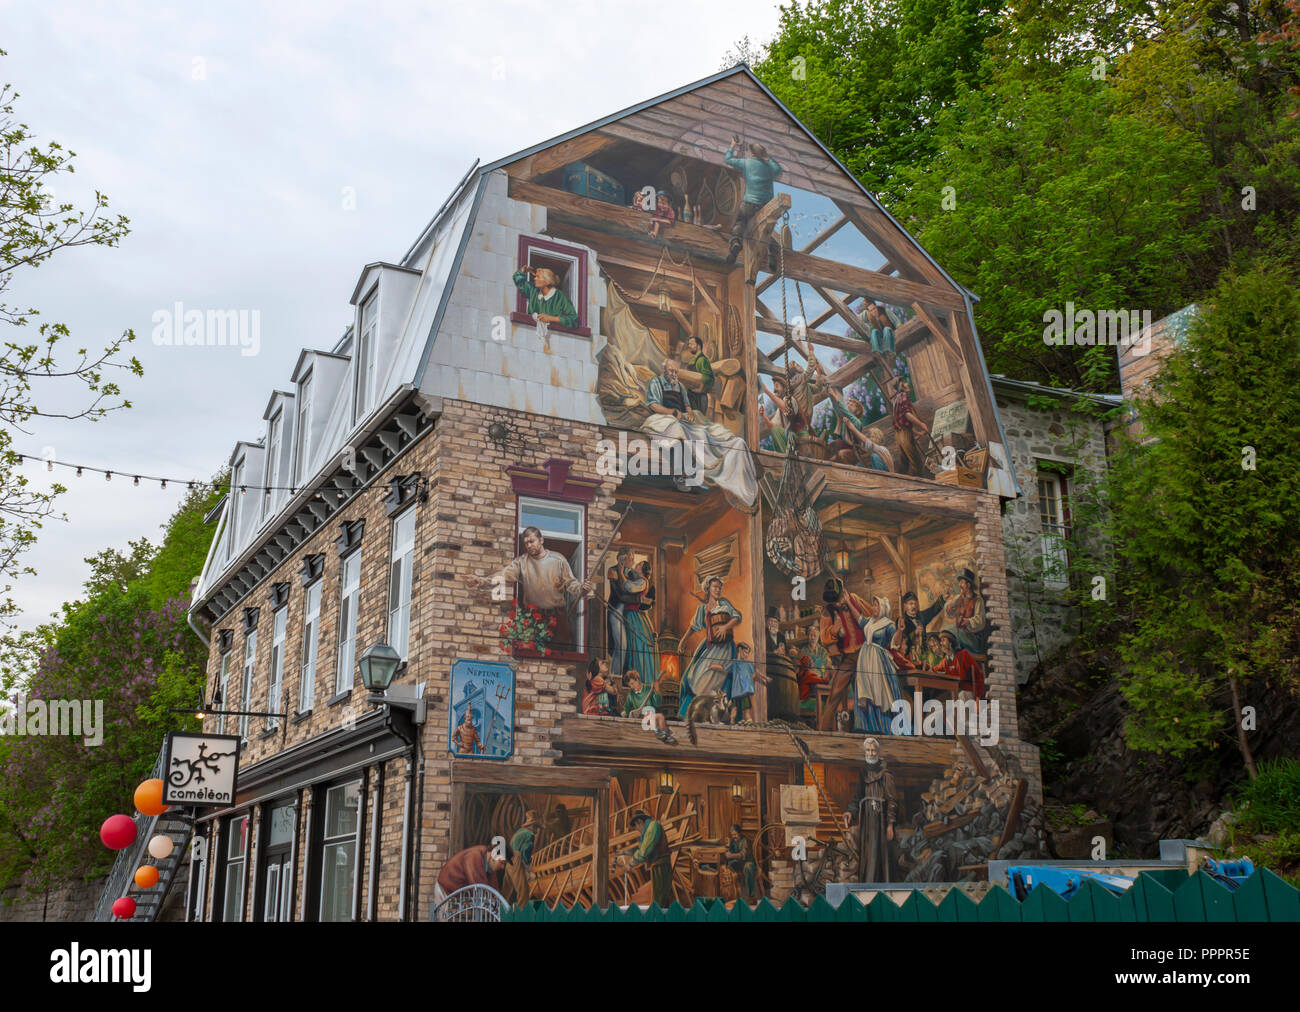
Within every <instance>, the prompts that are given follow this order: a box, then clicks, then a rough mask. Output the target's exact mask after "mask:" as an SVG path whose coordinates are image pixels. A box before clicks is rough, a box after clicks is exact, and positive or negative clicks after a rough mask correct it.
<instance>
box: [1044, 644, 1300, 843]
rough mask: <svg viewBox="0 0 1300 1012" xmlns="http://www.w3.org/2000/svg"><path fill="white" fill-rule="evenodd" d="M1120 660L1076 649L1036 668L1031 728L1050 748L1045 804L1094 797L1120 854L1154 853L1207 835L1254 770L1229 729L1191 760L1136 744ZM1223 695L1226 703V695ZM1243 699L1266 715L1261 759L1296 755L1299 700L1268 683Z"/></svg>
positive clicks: (1257, 741)
mask: <svg viewBox="0 0 1300 1012" xmlns="http://www.w3.org/2000/svg"><path fill="white" fill-rule="evenodd" d="M1120 663H1121V662H1120V661H1119V658H1118V657H1116V656H1114V655H1111V654H1107V653H1101V654H1096V655H1092V656H1090V657H1088V658H1086V659H1084V658H1081V657H1079V656H1072V655H1070V653H1069V652H1068V650H1067V652H1066V653H1065V654H1062V655H1058V656H1057V657H1056V658H1055V659H1053V660H1052V661H1049V662H1047V663H1046V664H1044V665H1042V666H1040V667H1038V668H1036V669H1035V670H1034V671H1033V672H1032V673H1031V674H1030V677H1029V680H1028V682H1027V683H1026V684H1025V685H1024V686H1023V688H1022V689H1021V690H1020V697H1019V699H1020V702H1019V715H1020V728H1021V734H1022V735H1023V737H1024V738H1025V739H1026V740H1027V741H1031V742H1033V743H1035V744H1037V745H1038V746H1040V747H1041V748H1042V750H1043V794H1044V802H1045V804H1047V805H1066V806H1069V805H1079V804H1082V805H1086V806H1088V807H1090V808H1092V809H1094V810H1095V811H1096V812H1098V813H1100V814H1101V816H1102V817H1104V818H1107V819H1109V820H1111V822H1112V823H1113V826H1114V834H1115V848H1116V851H1117V853H1118V854H1119V855H1121V856H1125V857H1132V858H1154V857H1156V856H1158V849H1159V848H1158V846H1157V844H1158V841H1160V840H1168V839H1184V838H1186V839H1195V838H1197V837H1204V836H1206V835H1207V834H1208V832H1209V830H1210V826H1211V825H1212V824H1213V823H1214V821H1215V819H1216V818H1217V817H1218V816H1219V815H1220V814H1221V813H1222V812H1223V811H1224V810H1225V809H1226V808H1227V807H1228V802H1229V795H1230V794H1231V792H1232V791H1233V789H1234V788H1235V787H1236V786H1237V785H1239V784H1241V783H1243V782H1244V781H1245V779H1246V771H1245V768H1244V766H1243V765H1242V758H1241V753H1240V751H1239V750H1238V749H1237V746H1236V740H1235V738H1233V737H1231V736H1230V735H1227V734H1225V735H1224V740H1223V742H1222V743H1221V744H1220V745H1219V746H1217V747H1215V748H1212V749H1207V750H1206V751H1204V752H1202V753H1198V754H1196V755H1193V756H1187V757H1184V758H1183V759H1181V760H1178V759H1172V758H1169V757H1166V756H1161V755H1158V754H1156V753H1151V752H1135V751H1133V750H1132V749H1130V748H1128V746H1127V745H1126V744H1125V742H1124V734H1123V731H1124V720H1125V718H1126V716H1127V714H1128V705H1127V703H1126V702H1125V700H1124V697H1123V696H1122V695H1121V693H1120V691H1119V684H1118V681H1117V679H1116V677H1115V672H1116V671H1117V670H1119V666H1120ZM1222 703H1223V708H1224V710H1225V711H1226V710H1227V709H1228V706H1229V703H1228V700H1227V699H1226V697H1225V699H1224V700H1222ZM1243 704H1246V705H1253V706H1254V707H1255V709H1256V713H1257V715H1258V716H1257V720H1258V730H1256V731H1254V732H1251V734H1250V744H1251V748H1252V750H1253V751H1254V755H1255V760H1256V762H1259V761H1260V760H1263V759H1266V758H1270V757H1272V756H1277V755H1294V754H1295V743H1296V742H1297V741H1300V706H1297V701H1296V700H1295V699H1294V698H1291V697H1286V696H1284V695H1282V694H1280V693H1278V692H1276V691H1273V690H1272V689H1271V688H1269V687H1267V686H1260V687H1257V688H1254V689H1251V690H1250V691H1249V692H1248V694H1247V696H1246V698H1244V699H1243ZM1288 743H1289V744H1288Z"/></svg>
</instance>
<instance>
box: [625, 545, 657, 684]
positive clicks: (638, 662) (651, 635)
mask: <svg viewBox="0 0 1300 1012" xmlns="http://www.w3.org/2000/svg"><path fill="white" fill-rule="evenodd" d="M623 593H624V602H625V603H624V605H623V629H624V634H625V644H626V651H627V655H626V656H627V666H628V667H629V668H633V669H635V670H637V671H644V672H646V673H647V675H648V676H649V678H650V680H651V681H653V680H654V678H655V675H656V674H657V673H658V671H659V646H658V636H657V634H656V633H655V627H654V623H653V622H652V621H651V620H650V615H651V612H652V611H653V609H654V603H655V586H654V584H653V583H652V582H651V580H650V563H649V562H648V561H646V562H642V563H641V565H640V566H639V567H637V568H629V569H628V570H627V571H626V572H625V573H624V575H623Z"/></svg>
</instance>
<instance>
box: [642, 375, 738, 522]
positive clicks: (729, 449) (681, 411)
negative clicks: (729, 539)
mask: <svg viewBox="0 0 1300 1012" xmlns="http://www.w3.org/2000/svg"><path fill="white" fill-rule="evenodd" d="M680 370H681V363H680V362H679V361H678V360H677V359H675V358H666V359H664V363H663V372H662V373H661V374H660V375H658V376H654V377H652V378H651V380H650V384H649V387H648V389H647V391H646V404H647V406H649V408H650V415H649V417H647V418H646V420H645V429H646V431H647V432H649V433H650V434H651V435H653V436H656V437H658V438H657V439H656V440H655V443H656V445H657V447H658V448H660V449H661V451H663V452H665V453H668V452H671V453H672V454H674V455H677V456H679V457H684V456H685V449H684V448H685V447H686V445H687V444H689V445H690V454H691V457H692V458H693V459H692V460H691V465H692V467H691V468H690V469H689V470H690V471H691V472H693V473H692V474H688V475H681V476H679V477H678V478H677V479H676V480H677V481H678V484H679V485H681V486H685V485H686V483H687V481H686V479H687V478H688V477H694V476H698V477H699V478H700V479H703V481H704V483H706V484H710V485H717V486H718V487H719V488H721V489H722V491H723V494H724V495H725V496H726V499H727V502H728V503H730V504H731V505H732V506H733V507H735V508H736V509H738V510H740V511H741V512H742V513H753V512H755V511H756V510H757V509H758V479H757V478H756V477H755V475H754V461H753V460H752V459H751V457H750V454H749V447H748V446H746V445H745V441H744V439H742V438H741V437H740V436H738V435H736V434H735V433H734V432H732V431H731V430H730V429H728V428H727V427H726V426H725V425H722V424H720V423H718V422H710V421H707V420H706V419H704V418H701V417H700V415H699V413H698V412H697V411H694V410H693V409H692V408H691V407H690V405H689V404H688V402H687V399H686V388H685V387H684V386H682V384H681V381H680V380H679V378H678V376H679V373H680ZM695 484H699V481H698V480H697V481H696V482H695Z"/></svg>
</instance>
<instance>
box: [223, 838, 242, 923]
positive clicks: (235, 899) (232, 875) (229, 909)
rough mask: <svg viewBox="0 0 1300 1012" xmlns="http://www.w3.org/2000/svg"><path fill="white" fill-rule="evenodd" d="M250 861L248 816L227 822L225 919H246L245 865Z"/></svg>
mask: <svg viewBox="0 0 1300 1012" xmlns="http://www.w3.org/2000/svg"><path fill="white" fill-rule="evenodd" d="M247 861H248V816H247V815H241V816H240V817H239V818H237V819H231V820H230V821H229V822H228V823H227V824H226V885H225V894H224V900H223V902H222V907H221V919H222V920H223V921H227V922H229V921H242V920H243V919H244V866H245V864H246V863H247Z"/></svg>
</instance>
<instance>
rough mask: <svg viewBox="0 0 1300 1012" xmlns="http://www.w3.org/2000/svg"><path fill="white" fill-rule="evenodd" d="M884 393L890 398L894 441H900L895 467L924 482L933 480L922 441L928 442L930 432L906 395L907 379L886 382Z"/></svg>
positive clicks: (899, 377) (909, 397) (893, 379)
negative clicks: (922, 447) (922, 479)
mask: <svg viewBox="0 0 1300 1012" xmlns="http://www.w3.org/2000/svg"><path fill="white" fill-rule="evenodd" d="M885 393H886V394H888V395H889V405H890V414H891V416H892V418H893V421H894V438H895V439H896V440H897V441H898V449H899V453H898V455H897V456H896V457H895V458H894V463H895V464H896V465H897V466H898V471H899V473H900V474H914V475H917V476H918V477H921V478H929V477H931V473H930V469H929V468H928V467H927V466H926V464H925V452H924V451H923V450H922V449H921V442H920V440H921V439H922V438H925V439H929V437H930V429H929V427H928V426H927V425H926V424H925V422H923V421H921V416H920V415H918V414H917V413H916V407H915V405H913V404H912V398H911V396H910V395H909V394H908V392H907V379H906V378H905V377H903V376H895V377H893V378H892V379H890V380H888V381H886V383H885Z"/></svg>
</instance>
